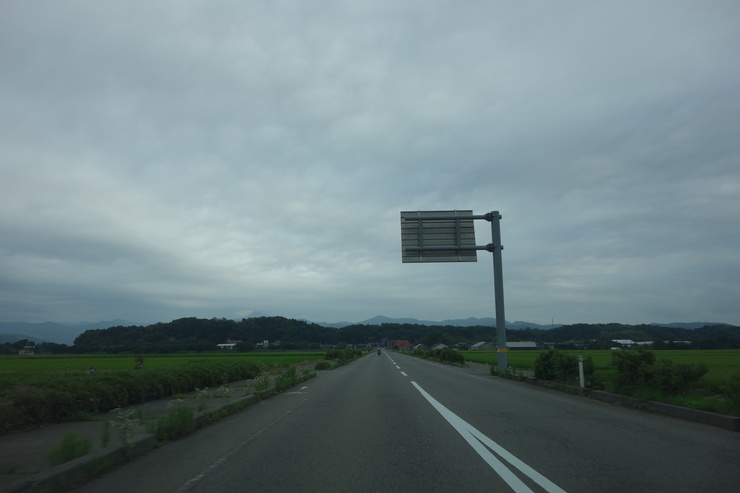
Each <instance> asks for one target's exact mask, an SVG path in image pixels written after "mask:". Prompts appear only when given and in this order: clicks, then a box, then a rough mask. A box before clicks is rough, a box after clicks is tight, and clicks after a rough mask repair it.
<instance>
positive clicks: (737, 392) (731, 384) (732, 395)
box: [724, 374, 740, 413]
mask: <svg viewBox="0 0 740 493" xmlns="http://www.w3.org/2000/svg"><path fill="white" fill-rule="evenodd" d="M724 394H725V396H726V397H727V400H728V401H729V402H730V405H731V406H732V408H733V410H734V411H735V412H736V413H740V374H737V375H732V376H731V377H730V378H728V379H727V383H726V384H725V389H724Z"/></svg>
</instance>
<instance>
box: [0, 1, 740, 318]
mask: <svg viewBox="0 0 740 493" xmlns="http://www.w3.org/2000/svg"><path fill="white" fill-rule="evenodd" d="M739 13H740V12H738V7H737V6H736V5H735V3H734V2H730V1H712V2H708V3H704V4H702V5H696V4H693V3H684V2H678V3H677V2H660V1H656V2H649V3H645V2H627V3H622V4H620V5H619V6H618V7H617V6H614V7H610V6H605V5H567V6H566V5H560V4H552V3H551V2H534V3H528V4H514V5H512V4H509V3H506V2H469V3H463V4H460V3H459V2H444V1H440V2H431V3H430V2H400V3H399V2H351V3H350V4H347V3H346V2H320V3H313V2H312V3H306V2H295V1H285V2H260V1H249V2H221V3H219V4H218V5H213V4H211V3H206V2H187V3H183V2H157V3H156V4H153V5H152V4H151V3H148V2H128V3H126V4H120V5H103V4H100V3H99V2H91V1H82V0H81V1H75V2H53V3H48V2H46V3H42V2H23V3H16V4H4V5H3V6H1V7H0V64H1V65H2V66H3V67H4V70H3V73H4V75H3V77H2V79H0V109H2V112H3V114H4V115H6V118H4V119H3V120H2V122H0V177H1V179H0V231H2V234H1V235H0V299H2V302H0V319H2V320H6V321H43V320H47V319H53V320H63V321H64V320H66V321H80V320H93V319H112V318H126V319H130V320H134V321H141V322H152V321H159V320H168V319H172V318H177V317H180V316H190V315H195V316H225V317H238V316H242V315H245V314H247V313H249V312H250V311H251V310H258V311H261V312H266V313H272V314H280V315H285V316H290V317H302V318H308V319H311V320H325V321H338V320H362V319H365V318H369V317H371V316H373V315H376V314H385V315H389V316H411V317H417V318H423V319H444V318H458V317H467V316H492V315H493V313H494V309H493V287H492V275H491V274H492V268H491V266H490V255H489V254H487V253H485V252H482V253H480V254H479V262H478V263H477V264H467V265H455V264H449V265H447V264H440V265H421V266H418V265H413V266H412V265H402V264H401V262H400V237H399V236H400V235H399V233H400V231H399V229H400V228H399V216H398V213H399V211H401V210H415V209H421V210H425V209H428V210H432V209H433V210H440V209H473V210H475V211H476V212H477V213H485V212H488V211H490V210H499V211H500V212H501V213H502V214H503V216H504V219H503V221H502V234H503V242H504V245H505V250H504V276H505V282H506V305H507V306H506V310H507V318H509V319H511V320H528V321H532V322H537V323H548V322H549V321H550V320H551V319H555V321H556V322H559V323H574V322H608V321H619V322H625V323H641V322H671V321H678V320H682V321H694V320H701V321H704V320H706V321H721V322H729V323H735V324H740V309H739V308H737V306H736V305H737V302H736V300H737V299H739V298H740V288H739V287H738V285H739V284H738V280H740V267H739V266H740V254H739V253H738V251H739V248H738V247H740V235H739V234H738V232H737V227H736V224H738V220H739V219H740V213H738V210H740V198H739V197H740V193H738V192H740V190H739V188H740V170H739V169H738V167H737V162H738V157H739V155H740V147H739V145H738V142H737V137H736V136H737V135H738V134H740V125H739V120H738V116H737V115H739V114H740V95H739V94H738V90H737V87H740V71H738V70H737V68H736V65H737V64H736V62H735V58H736V55H735V52H736V47H737V46H738V44H739V41H740V39H739V38H740V35H739V34H738V33H740V29H738V27H740V26H738V24H739V23H740V21H738V19H740V16H738V14H739ZM477 230H478V242H479V243H482V244H485V243H488V242H489V241H490V233H489V230H488V224H487V223H481V224H479V225H478V226H477Z"/></svg>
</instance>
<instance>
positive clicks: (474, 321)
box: [317, 315, 561, 330]
mask: <svg viewBox="0 0 740 493" xmlns="http://www.w3.org/2000/svg"><path fill="white" fill-rule="evenodd" d="M317 323H318V324H319V325H323V326H324V327H334V328H335V329H341V328H343V327H347V326H348V325H382V324H411V325H439V326H451V327H478V326H480V327H493V326H495V325H496V319H495V318H493V317H484V318H475V317H468V318H456V319H447V320H442V321H436V320H419V319H416V318H391V317H386V316H383V315H378V316H375V317H372V318H368V319H367V320H363V321H362V322H333V323H332V322H317ZM560 326H561V325H560V324H555V325H540V324H535V323H531V322H522V321H516V322H506V327H507V328H509V329H526V328H530V329H542V330H547V329H552V328H555V327H560Z"/></svg>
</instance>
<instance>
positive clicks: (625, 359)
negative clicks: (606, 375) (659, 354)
mask: <svg viewBox="0 0 740 493" xmlns="http://www.w3.org/2000/svg"><path fill="white" fill-rule="evenodd" d="M654 363H655V354H653V353H651V352H650V351H647V350H645V349H642V348H638V349H636V350H629V351H614V352H613V353H612V363H611V364H612V366H613V367H614V369H615V370H616V371H615V373H614V376H613V379H614V380H613V383H614V386H615V387H616V388H617V389H623V388H626V387H632V386H643V385H645V384H647V383H648V382H649V381H650V375H651V368H652V366H653V364H654Z"/></svg>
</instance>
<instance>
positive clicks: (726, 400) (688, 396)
mask: <svg viewBox="0 0 740 493" xmlns="http://www.w3.org/2000/svg"><path fill="white" fill-rule="evenodd" d="M460 352H461V353H463V355H464V357H465V360H466V361H472V362H477V363H487V364H489V365H492V366H493V367H494V368H495V367H496V366H497V364H498V354H497V352H496V351H460ZM543 352H544V351H508V353H507V363H508V365H509V366H510V367H511V369H512V372H513V373H515V374H516V373H517V371H519V370H531V371H533V370H534V362H535V360H536V359H537V358H538V357H539V356H540V354H542V353H543ZM562 352H564V353H568V354H573V355H582V356H584V357H585V356H591V358H592V359H593V362H594V365H595V367H596V380H597V381H600V382H604V388H605V390H608V391H613V389H611V388H609V387H608V384H607V383H606V382H609V380H610V376H611V371H612V370H611V368H610V365H611V362H612V354H613V351H610V350H606V351H585V350H584V351H577V350H564V351H562ZM651 352H653V353H655V357H656V360H658V361H660V360H670V361H672V362H673V363H675V364H686V365H688V364H696V363H704V364H706V365H707V367H708V369H709V371H708V372H707V373H706V375H704V376H703V377H702V378H701V379H699V381H698V383H697V385H696V386H695V388H693V389H692V390H691V391H688V392H684V393H681V394H679V395H667V394H665V393H662V392H660V391H658V390H656V389H652V388H648V387H642V388H639V389H634V390H633V391H632V393H631V395H632V396H634V397H637V398H640V399H646V400H654V401H659V402H666V403H669V404H675V405H678V406H684V407H689V408H692V409H700V410H704V411H711V412H717V413H721V414H730V415H740V408H738V404H737V399H738V397H737V396H736V395H735V394H736V393H737V390H733V389H734V387H733V385H732V382H733V381H734V379H737V378H740V350H711V351H710V350H684V351H675V350H673V351H670V350H652V351H651ZM735 387H736V386H735Z"/></svg>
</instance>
